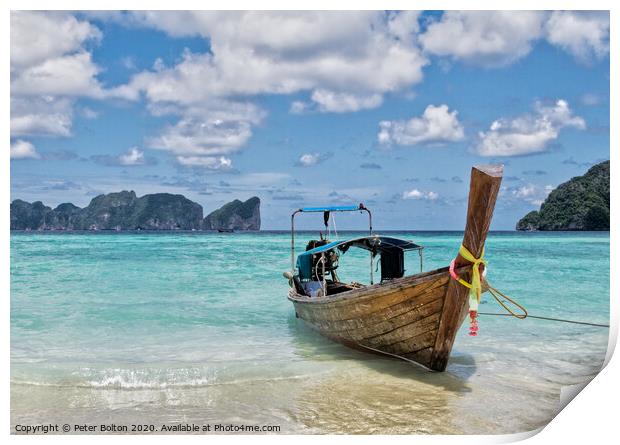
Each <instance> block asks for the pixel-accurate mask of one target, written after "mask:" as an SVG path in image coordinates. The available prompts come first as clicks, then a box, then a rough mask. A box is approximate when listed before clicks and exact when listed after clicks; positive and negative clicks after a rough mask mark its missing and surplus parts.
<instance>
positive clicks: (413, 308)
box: [288, 267, 467, 371]
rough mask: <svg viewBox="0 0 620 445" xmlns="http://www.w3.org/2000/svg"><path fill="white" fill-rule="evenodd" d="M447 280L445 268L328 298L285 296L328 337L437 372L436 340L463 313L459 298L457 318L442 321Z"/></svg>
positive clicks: (442, 363)
mask: <svg viewBox="0 0 620 445" xmlns="http://www.w3.org/2000/svg"><path fill="white" fill-rule="evenodd" d="M463 269H467V268H463ZM464 271H465V270H464ZM451 281H453V280H451V279H450V275H449V272H448V268H447V267H446V268H442V269H437V270H434V271H430V272H426V273H422V274H418V275H412V276H409V277H404V278H399V279H396V280H392V281H391V282H389V283H386V284H376V285H372V286H366V287H363V288H359V289H353V290H350V291H347V292H343V293H340V294H337V295H332V296H326V297H318V298H311V297H307V296H303V295H299V294H298V293H296V292H295V291H291V292H290V293H289V297H288V298H289V300H291V301H292V302H293V305H294V306H295V312H296V314H297V316H298V317H299V318H301V319H302V320H304V321H305V322H306V323H308V324H309V325H310V326H311V327H312V328H314V329H316V330H317V331H319V332H320V333H321V334H323V335H324V336H326V337H328V338H330V339H332V340H335V341H338V342H340V343H343V344H345V345H347V346H351V347H355V348H358V349H361V350H367V351H371V352H380V353H385V354H388V355H394V356H398V357H399V358H403V359H407V360H411V361H414V362H416V363H418V364H421V365H422V366H424V367H426V368H428V369H433V370H437V371H443V370H444V369H445V364H446V363H447V357H445V360H437V352H438V351H439V350H440V349H442V347H441V345H440V344H438V342H439V343H441V339H443V338H445V337H446V334H447V332H446V331H450V332H456V330H457V329H458V327H460V325H461V324H462V323H463V320H464V318H465V315H466V313H467V299H461V301H462V304H461V307H460V309H458V312H459V316H458V317H451V319H452V320H453V321H452V322H451V323H450V325H449V326H448V324H447V323H445V320H446V318H447V317H445V316H444V314H443V312H444V310H445V309H446V307H447V306H448V305H446V304H445V302H446V296H447V295H448V294H449V293H448V289H449V287H450V282H451ZM450 310H454V309H450ZM442 320H444V322H443V323H442ZM448 336H449V335H448ZM436 346H437V347H436ZM450 349H451V345H450V348H448V351H447V352H446V354H448V355H449V353H450ZM441 353H442V354H443V352H441Z"/></svg>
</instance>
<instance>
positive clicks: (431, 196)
mask: <svg viewBox="0 0 620 445" xmlns="http://www.w3.org/2000/svg"><path fill="white" fill-rule="evenodd" d="M437 198H439V194H438V193H437V192H433V191H427V192H425V191H422V190H418V189H412V190H406V191H404V192H403V199H425V200H428V201H434V200H436V199H437Z"/></svg>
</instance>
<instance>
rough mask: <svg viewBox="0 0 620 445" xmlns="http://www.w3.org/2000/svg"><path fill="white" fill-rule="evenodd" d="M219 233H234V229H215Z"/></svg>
mask: <svg viewBox="0 0 620 445" xmlns="http://www.w3.org/2000/svg"><path fill="white" fill-rule="evenodd" d="M217 231H218V232H220V233H234V232H235V229H217Z"/></svg>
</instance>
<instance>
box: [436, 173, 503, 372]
mask: <svg viewBox="0 0 620 445" xmlns="http://www.w3.org/2000/svg"><path fill="white" fill-rule="evenodd" d="M503 173H504V166H503V165H482V166H475V167H473V168H472V169H471V182H470V185H469V202H468V207H467V223H466V225H465V234H464V235H463V246H464V247H465V248H466V249H467V250H469V251H470V252H471V253H472V254H473V255H474V256H475V257H476V258H480V255H482V252H483V249H484V242H485V240H486V238H487V234H488V232H489V226H490V225H491V218H492V217H493V209H494V208H495V201H496V200H497V194H498V192H499V187H500V184H501V182H502V175H503ZM467 265H470V266H471V263H470V262H469V261H467V260H465V259H464V258H462V257H461V256H460V255H458V256H457V258H456V261H455V266H456V267H462V266H467ZM463 278H464V279H465V280H467V281H468V282H471V267H470V268H469V269H468V270H467V272H466V273H465V274H464V275H463ZM468 295H469V289H468V288H466V287H465V286H463V285H461V284H459V283H458V282H457V281H455V280H450V282H449V283H448V289H447V292H446V297H445V301H444V307H443V310H442V314H441V318H440V321H439V329H438V332H437V337H436V339H435V347H434V348H433V352H432V354H431V358H430V363H429V368H431V369H433V370H435V371H444V370H445V369H446V366H447V365H448V358H449V356H450V351H451V350H452V344H453V343H454V339H455V337H456V332H457V331H458V329H459V327H460V326H461V324H462V323H463V320H464V319H465V316H466V315H467V311H468V305H469V300H468Z"/></svg>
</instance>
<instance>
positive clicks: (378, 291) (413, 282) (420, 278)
mask: <svg viewBox="0 0 620 445" xmlns="http://www.w3.org/2000/svg"><path fill="white" fill-rule="evenodd" d="M448 278H449V274H448V268H447V267H443V268H441V269H436V270H433V271H430V272H424V273H421V274H416V275H411V276H407V277H403V278H397V279H394V280H392V281H390V282H388V283H383V284H374V285H370V286H364V287H361V288H358V289H353V290H350V291H348V292H342V293H340V294H336V295H328V296H326V297H318V298H312V297H307V296H302V295H299V294H296V293H294V294H289V299H290V300H291V301H296V302H303V303H307V304H313V305H317V306H323V305H327V306H329V307H338V306H340V305H343V306H348V305H349V304H351V303H355V304H359V303H364V302H366V301H367V300H374V299H375V298H376V297H378V296H380V295H385V294H389V293H392V292H394V291H398V290H403V289H408V288H412V287H415V288H417V289H420V290H424V289H426V288H427V287H428V286H432V284H431V282H435V281H436V280H439V279H446V280H447V279H448Z"/></svg>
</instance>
